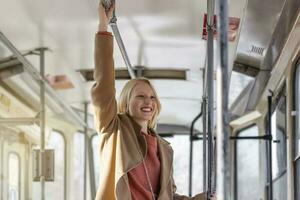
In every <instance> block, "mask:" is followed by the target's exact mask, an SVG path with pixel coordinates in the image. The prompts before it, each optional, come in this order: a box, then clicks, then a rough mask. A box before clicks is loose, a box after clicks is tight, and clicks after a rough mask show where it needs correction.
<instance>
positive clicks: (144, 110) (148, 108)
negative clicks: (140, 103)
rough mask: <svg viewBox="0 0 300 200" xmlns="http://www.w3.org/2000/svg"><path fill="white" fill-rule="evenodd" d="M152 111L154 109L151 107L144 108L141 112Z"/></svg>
mask: <svg viewBox="0 0 300 200" xmlns="http://www.w3.org/2000/svg"><path fill="white" fill-rule="evenodd" d="M152 110H153V108H151V107H142V108H141V111H143V112H152Z"/></svg>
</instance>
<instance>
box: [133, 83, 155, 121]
mask: <svg viewBox="0 0 300 200" xmlns="http://www.w3.org/2000/svg"><path fill="white" fill-rule="evenodd" d="M128 109H129V114H130V115H131V116H132V117H133V119H134V120H135V121H136V122H138V123H139V124H140V125H145V124H146V125H147V124H148V122H149V121H150V120H151V119H152V118H153V115H154V113H155V111H156V109H157V99H156V95H155V93H154V92H153V90H152V88H151V87H150V85H149V84H147V83H146V82H139V83H137V84H136V85H135V87H134V88H133V91H132V93H131V96H130V99H129V108H128Z"/></svg>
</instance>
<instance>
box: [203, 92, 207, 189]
mask: <svg viewBox="0 0 300 200" xmlns="http://www.w3.org/2000/svg"><path fill="white" fill-rule="evenodd" d="M206 106H207V99H206V97H203V103H202V109H203V115H202V116H203V117H202V119H203V141H202V144H203V190H202V191H207V176H206V173H207V170H206V168H207V162H206V161H207V156H206V155H207V148H206V142H207V131H206V128H207V127H206V116H207V114H206Z"/></svg>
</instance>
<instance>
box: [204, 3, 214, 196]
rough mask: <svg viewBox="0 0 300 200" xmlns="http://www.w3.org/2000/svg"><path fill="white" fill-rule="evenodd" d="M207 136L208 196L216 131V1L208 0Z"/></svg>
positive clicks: (211, 177) (210, 189)
mask: <svg viewBox="0 0 300 200" xmlns="http://www.w3.org/2000/svg"><path fill="white" fill-rule="evenodd" d="M206 27H207V80H206V81H207V97H208V100H207V135H208V171H207V173H208V185H207V187H208V196H210V195H211V194H212V193H213V190H214V189H213V187H212V181H213V175H212V174H213V173H212V172H213V160H214V156H213V130H214V38H213V37H214V0H207V26H206Z"/></svg>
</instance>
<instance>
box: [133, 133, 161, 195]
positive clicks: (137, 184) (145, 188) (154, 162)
mask: <svg viewBox="0 0 300 200" xmlns="http://www.w3.org/2000/svg"><path fill="white" fill-rule="evenodd" d="M142 134H143V135H145V138H146V141H147V146H148V150H147V155H146V158H145V166H146V168H147V171H148V175H149V179H150V182H151V185H152V189H153V192H154V194H155V195H158V193H159V189H160V184H159V182H160V160H159V155H158V147H157V138H156V137H155V136H152V135H150V134H145V133H142ZM128 180H129V187H130V192H131V197H132V200H152V194H151V190H150V187H149V184H148V181H147V175H146V172H145V168H144V166H143V163H141V164H140V165H138V166H137V167H136V168H134V169H132V170H130V171H129V172H128Z"/></svg>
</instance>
